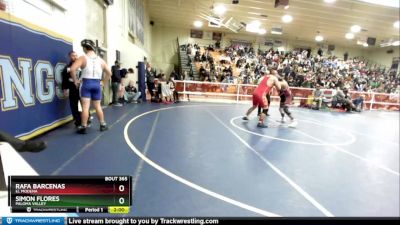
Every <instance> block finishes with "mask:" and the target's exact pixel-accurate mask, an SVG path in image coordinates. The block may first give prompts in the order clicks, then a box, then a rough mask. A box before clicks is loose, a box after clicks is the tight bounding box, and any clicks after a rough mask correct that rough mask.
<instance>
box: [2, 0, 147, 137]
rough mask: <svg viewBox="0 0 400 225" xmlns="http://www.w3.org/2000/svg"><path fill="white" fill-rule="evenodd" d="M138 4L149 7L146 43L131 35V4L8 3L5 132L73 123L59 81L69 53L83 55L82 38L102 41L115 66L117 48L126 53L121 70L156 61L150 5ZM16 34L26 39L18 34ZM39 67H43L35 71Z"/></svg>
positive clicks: (83, 0)
mask: <svg viewBox="0 0 400 225" xmlns="http://www.w3.org/2000/svg"><path fill="white" fill-rule="evenodd" d="M137 1H138V2H139V1H141V2H142V3H143V5H144V9H143V18H144V22H143V29H142V30H143V32H142V33H143V40H144V41H143V42H142V41H141V40H140V38H138V36H135V35H136V34H134V35H131V34H129V18H130V17H129V16H128V15H129V13H128V4H129V1H114V4H113V5H111V6H108V7H107V6H106V5H105V4H104V1H103V0H79V1H66V0H54V1H48V0H18V1H15V0H3V2H5V3H6V10H5V11H0V15H1V17H0V18H1V21H2V23H1V24H2V26H3V27H2V29H1V36H0V56H2V58H1V59H2V61H1V62H2V65H1V67H0V84H1V85H0V88H1V91H0V100H1V102H2V103H7V104H5V105H4V104H3V105H2V108H1V111H0V129H1V130H5V131H8V132H10V133H12V134H13V135H16V136H19V137H21V138H22V139H26V138H31V137H33V136H36V135H38V134H40V133H42V132H44V131H46V130H48V129H51V128H54V127H56V126H58V125H60V124H62V123H65V122H67V121H68V120H70V119H71V117H70V111H69V106H68V105H67V104H68V101H67V100H66V99H64V98H63V96H61V95H60V92H59V85H60V84H59V81H58V80H57V79H59V77H60V74H59V73H60V68H61V66H62V65H65V64H66V63H68V56H67V54H68V52H69V51H70V50H72V49H73V50H75V51H76V52H78V55H81V54H83V51H82V48H81V46H80V41H81V40H82V39H85V38H90V39H93V40H98V43H99V46H100V47H101V49H102V50H103V52H104V56H103V57H104V59H105V60H106V61H107V62H108V64H109V65H110V66H111V65H113V64H114V61H115V59H116V53H115V52H116V50H119V51H120V53H121V62H122V67H126V68H129V67H132V68H134V69H136V68H135V66H136V65H137V62H138V61H143V59H144V57H147V59H148V60H149V61H151V46H152V45H151V44H152V43H151V39H152V35H151V29H150V25H149V21H150V19H149V14H148V10H147V5H146V1H144V0H137ZM135 4H138V3H135ZM17 32H19V33H21V34H22V33H23V35H19V36H15V34H16V33H17ZM14 36H15V37H14ZM9 59H10V60H9ZM21 59H23V60H25V59H26V60H25V61H27V62H26V63H25V64H23V63H24V62H22V61H21ZM42 61H43V62H42ZM21 63H22V64H21ZM29 63H30V64H29ZM10 65H11V66H10ZM38 65H39V66H41V67H44V69H43V70H37V71H35V70H36V67H37V66H38ZM5 66H7V70H6V69H5ZM22 67H23V68H22ZM41 67H40V68H41ZM136 74H137V71H136ZM135 78H136V77H135ZM109 99H110V87H109V86H106V87H105V89H104V103H105V104H108V102H109ZM32 119H34V121H32ZM16 124H18V125H17V126H15V125H16Z"/></svg>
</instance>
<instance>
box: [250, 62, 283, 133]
mask: <svg viewBox="0 0 400 225" xmlns="http://www.w3.org/2000/svg"><path fill="white" fill-rule="evenodd" d="M262 73H263V74H267V75H264V78H263V79H262V81H261V82H260V84H259V85H258V87H257V88H256V89H255V90H254V92H253V106H252V107H250V108H249V110H248V111H247V113H246V116H244V117H243V120H249V118H248V116H249V115H250V114H251V112H253V110H254V109H256V108H257V106H261V107H262V108H263V111H262V113H261V114H260V117H259V121H258V124H257V127H261V128H267V127H268V126H267V125H265V124H264V119H265V116H266V112H267V109H268V107H269V106H268V101H267V98H266V97H265V95H266V94H267V93H268V92H269V91H270V90H271V88H272V87H274V86H275V87H276V88H277V90H278V91H279V90H280V89H281V85H280V83H279V81H278V78H276V77H275V76H274V75H271V74H269V72H268V71H266V70H262Z"/></svg>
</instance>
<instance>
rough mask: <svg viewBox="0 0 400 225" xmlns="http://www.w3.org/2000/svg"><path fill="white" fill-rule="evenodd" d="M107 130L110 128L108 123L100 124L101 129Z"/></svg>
mask: <svg viewBox="0 0 400 225" xmlns="http://www.w3.org/2000/svg"><path fill="white" fill-rule="evenodd" d="M106 130H108V127H107V124H105V123H104V124H101V125H100V131H106Z"/></svg>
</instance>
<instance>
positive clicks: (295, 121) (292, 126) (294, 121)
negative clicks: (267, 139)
mask: <svg viewBox="0 0 400 225" xmlns="http://www.w3.org/2000/svg"><path fill="white" fill-rule="evenodd" d="M297 124H298V122H297V120H292V122H291V123H290V124H289V125H288V127H291V128H295V127H297Z"/></svg>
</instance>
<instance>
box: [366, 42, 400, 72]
mask: <svg viewBox="0 0 400 225" xmlns="http://www.w3.org/2000/svg"><path fill="white" fill-rule="evenodd" d="M399 49H400V47H399V46H397V47H396V46H390V47H385V48H379V47H378V48H374V49H371V50H370V51H368V52H367V53H366V57H367V58H368V59H369V60H370V63H376V64H378V65H383V66H386V67H388V68H390V67H391V66H392V61H393V57H400V53H399ZM388 50H393V53H387V51H388Z"/></svg>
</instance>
